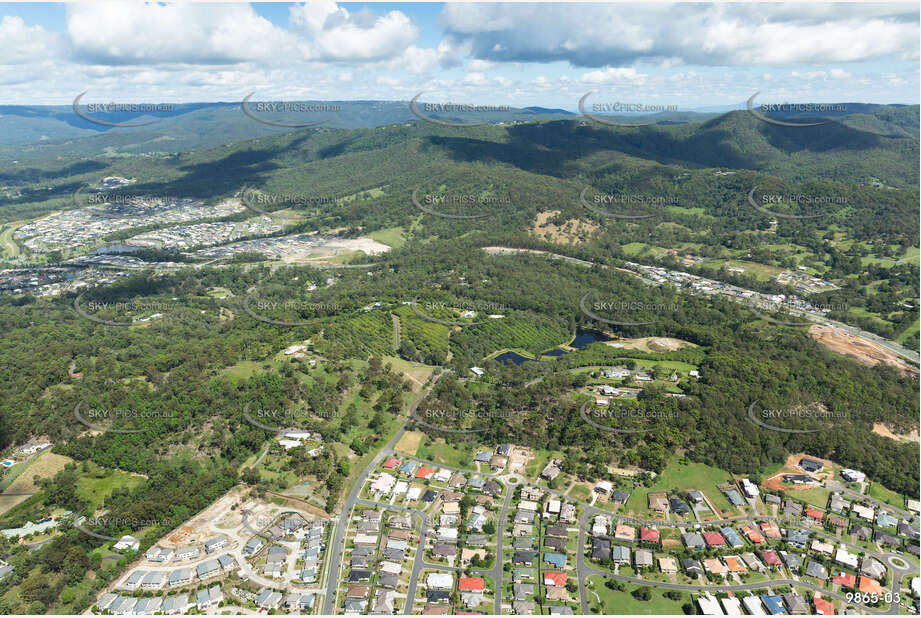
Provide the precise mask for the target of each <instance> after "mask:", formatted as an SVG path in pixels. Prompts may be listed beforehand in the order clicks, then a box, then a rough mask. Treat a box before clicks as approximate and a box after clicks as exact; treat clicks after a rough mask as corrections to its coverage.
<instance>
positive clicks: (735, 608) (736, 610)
mask: <svg viewBox="0 0 921 618" xmlns="http://www.w3.org/2000/svg"><path fill="white" fill-rule="evenodd" d="M720 603H722V604H723V611H725V612H726V615H727V616H741V615H742V601H740V600H739V599H738V597H726V598H724V599H720Z"/></svg>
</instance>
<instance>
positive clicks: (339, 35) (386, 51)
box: [290, 0, 420, 62]
mask: <svg viewBox="0 0 921 618" xmlns="http://www.w3.org/2000/svg"><path fill="white" fill-rule="evenodd" d="M290 15H291V23H292V24H293V25H294V26H295V28H296V29H300V30H302V31H303V32H304V33H305V34H307V35H308V36H309V37H310V39H311V40H309V41H308V44H307V47H308V49H309V55H310V58H311V59H314V60H327V61H344V62H349V61H375V60H388V59H393V58H397V57H400V56H402V55H403V54H405V53H406V52H407V50H408V49H409V48H410V46H411V45H412V44H413V43H414V42H415V41H416V39H418V38H419V29H418V27H417V26H416V25H415V24H414V23H413V22H412V21H411V20H410V19H409V17H407V16H406V15H405V14H403V13H401V12H400V11H390V12H389V13H387V14H385V15H380V16H379V15H376V14H375V13H373V12H371V11H369V10H362V11H359V12H357V13H355V14H351V13H349V12H348V11H347V10H346V9H344V8H340V7H338V6H337V5H336V3H335V2H334V1H333V0H320V1H318V2H308V3H306V4H302V5H297V6H294V7H291V10H290ZM413 59H414V60H415V61H417V62H419V61H420V56H419V55H418V54H417V55H416V56H415V57H414V58H413Z"/></svg>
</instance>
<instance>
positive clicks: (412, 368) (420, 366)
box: [383, 356, 435, 393]
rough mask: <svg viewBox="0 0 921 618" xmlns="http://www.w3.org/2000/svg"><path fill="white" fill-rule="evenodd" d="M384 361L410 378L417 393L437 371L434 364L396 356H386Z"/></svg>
mask: <svg viewBox="0 0 921 618" xmlns="http://www.w3.org/2000/svg"><path fill="white" fill-rule="evenodd" d="M383 361H384V365H388V364H389V365H390V367H391V368H392V369H393V370H394V371H395V372H397V373H402V374H403V375H404V376H405V377H406V378H409V381H410V382H412V383H413V391H414V392H417V393H418V392H421V387H422V385H423V384H425V382H426V381H427V380H428V379H429V376H431V375H432V372H433V371H435V367H433V366H432V365H426V364H424V363H416V362H412V361H408V360H404V359H402V358H398V357H396V356H385V357H383Z"/></svg>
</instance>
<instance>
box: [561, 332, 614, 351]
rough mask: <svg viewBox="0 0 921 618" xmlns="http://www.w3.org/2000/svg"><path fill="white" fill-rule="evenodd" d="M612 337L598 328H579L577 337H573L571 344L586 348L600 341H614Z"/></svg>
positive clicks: (575, 346)
mask: <svg viewBox="0 0 921 618" xmlns="http://www.w3.org/2000/svg"><path fill="white" fill-rule="evenodd" d="M612 340H613V338H612V337H608V336H607V335H605V334H604V333H599V332H598V331H596V330H577V331H576V338H575V339H573V341H572V343H570V344H569V345H570V346H572V347H574V348H576V349H578V348H584V347H585V346H587V345H590V344H592V343H596V342H598V341H612Z"/></svg>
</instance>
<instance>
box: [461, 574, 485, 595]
mask: <svg viewBox="0 0 921 618" xmlns="http://www.w3.org/2000/svg"><path fill="white" fill-rule="evenodd" d="M457 589H458V590H460V591H462V592H477V591H483V590H485V589H486V582H484V581H483V578H482V577H461V578H460V581H458V582H457Z"/></svg>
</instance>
